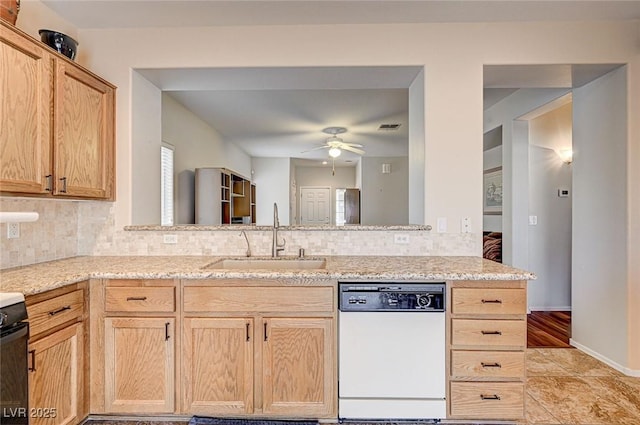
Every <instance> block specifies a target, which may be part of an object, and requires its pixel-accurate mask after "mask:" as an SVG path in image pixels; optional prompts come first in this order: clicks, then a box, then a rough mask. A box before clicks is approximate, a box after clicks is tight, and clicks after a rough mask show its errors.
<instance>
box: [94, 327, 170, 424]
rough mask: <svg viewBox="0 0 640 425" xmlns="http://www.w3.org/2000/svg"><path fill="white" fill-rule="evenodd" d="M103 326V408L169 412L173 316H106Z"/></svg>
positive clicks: (124, 410) (118, 411) (118, 410)
mask: <svg viewBox="0 0 640 425" xmlns="http://www.w3.org/2000/svg"><path fill="white" fill-rule="evenodd" d="M104 326H105V333H104V335H105V344H104V347H105V355H104V358H105V370H106V373H105V407H106V410H107V411H108V412H113V413H172V412H173V410H174V385H175V384H174V376H175V344H174V341H175V320H174V319H173V318H132V317H122V318H116V317H108V318H106V319H105V324H104Z"/></svg>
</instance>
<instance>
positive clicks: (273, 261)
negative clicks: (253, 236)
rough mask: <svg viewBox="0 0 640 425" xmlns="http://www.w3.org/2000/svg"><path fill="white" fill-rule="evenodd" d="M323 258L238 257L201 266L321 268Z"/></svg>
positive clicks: (217, 267) (242, 268)
mask: <svg viewBox="0 0 640 425" xmlns="http://www.w3.org/2000/svg"><path fill="white" fill-rule="evenodd" d="M326 265H327V261H326V259H324V258H315V257H310V258H291V257H289V258H287V257H276V258H273V257H240V258H224V259H220V260H216V261H214V262H211V263H209V264H207V265H205V266H203V267H202V269H204V270H321V269H324V268H326Z"/></svg>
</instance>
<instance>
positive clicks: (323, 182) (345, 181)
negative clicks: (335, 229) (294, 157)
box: [295, 166, 356, 224]
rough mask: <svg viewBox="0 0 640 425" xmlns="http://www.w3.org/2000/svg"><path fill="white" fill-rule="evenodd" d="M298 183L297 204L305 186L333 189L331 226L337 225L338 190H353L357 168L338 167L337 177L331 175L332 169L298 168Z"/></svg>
mask: <svg viewBox="0 0 640 425" xmlns="http://www.w3.org/2000/svg"><path fill="white" fill-rule="evenodd" d="M295 173H296V183H297V188H298V196H297V199H296V204H297V205H299V204H300V189H301V188H303V187H305V186H316V187H317V186H324V187H329V188H331V224H335V223H336V202H335V201H336V199H335V196H336V189H338V188H353V187H355V183H356V169H355V167H337V168H336V173H335V175H334V176H333V175H331V167H330V166H329V167H296V171H295Z"/></svg>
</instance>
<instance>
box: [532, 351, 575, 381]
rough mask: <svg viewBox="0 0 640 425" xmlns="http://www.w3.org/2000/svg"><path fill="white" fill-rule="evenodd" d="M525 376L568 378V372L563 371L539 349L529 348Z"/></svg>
mask: <svg viewBox="0 0 640 425" xmlns="http://www.w3.org/2000/svg"><path fill="white" fill-rule="evenodd" d="M527 375H528V376H570V375H571V374H570V373H569V371H567V370H566V369H564V368H563V367H562V366H560V365H559V364H558V363H556V362H554V361H553V359H551V358H549V356H546V355H545V354H544V353H543V352H541V351H540V349H537V348H530V349H528V350H527Z"/></svg>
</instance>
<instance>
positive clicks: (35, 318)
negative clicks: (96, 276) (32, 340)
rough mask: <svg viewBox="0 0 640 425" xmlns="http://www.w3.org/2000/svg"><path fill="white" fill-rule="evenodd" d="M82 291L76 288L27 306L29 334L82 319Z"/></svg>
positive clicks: (32, 334)
mask: <svg viewBox="0 0 640 425" xmlns="http://www.w3.org/2000/svg"><path fill="white" fill-rule="evenodd" d="M83 313H84V292H83V291H82V290H77V291H73V292H69V293H68V294H64V295H60V296H57V297H55V298H52V299H50V300H46V301H42V302H39V303H37V304H33V305H30V306H28V307H27V314H28V315H29V327H30V332H31V336H32V337H33V336H34V335H38V334H40V333H42V332H45V331H47V330H49V329H53V328H54V327H56V326H58V325H62V324H63V323H67V322H70V321H74V320H75V321H79V320H82V315H83Z"/></svg>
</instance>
